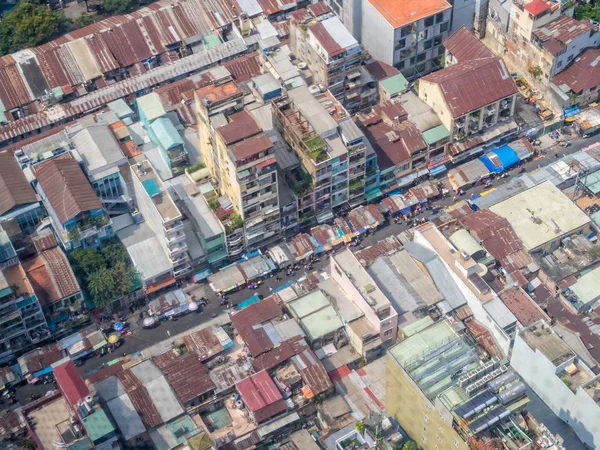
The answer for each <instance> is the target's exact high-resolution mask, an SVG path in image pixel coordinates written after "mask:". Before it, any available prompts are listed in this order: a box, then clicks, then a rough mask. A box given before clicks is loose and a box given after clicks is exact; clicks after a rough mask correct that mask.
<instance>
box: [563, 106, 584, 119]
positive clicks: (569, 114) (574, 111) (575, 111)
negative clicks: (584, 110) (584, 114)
mask: <svg viewBox="0 0 600 450" xmlns="http://www.w3.org/2000/svg"><path fill="white" fill-rule="evenodd" d="M580 112H581V109H579V106H572V107H570V108H568V109H565V110H564V112H563V114H564V115H565V119H568V118H569V117H573V116H575V115H577V114H579V113H580Z"/></svg>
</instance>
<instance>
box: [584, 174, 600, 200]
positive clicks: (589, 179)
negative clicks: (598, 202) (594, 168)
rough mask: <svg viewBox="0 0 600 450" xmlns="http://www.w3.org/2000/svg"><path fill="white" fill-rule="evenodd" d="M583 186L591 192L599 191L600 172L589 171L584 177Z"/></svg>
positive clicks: (596, 192)
mask: <svg viewBox="0 0 600 450" xmlns="http://www.w3.org/2000/svg"><path fill="white" fill-rule="evenodd" d="M584 184H585V187H586V188H588V189H589V190H590V191H592V194H594V195H595V194H598V193H600V172H594V173H590V174H589V175H588V176H586V177H585V180H584Z"/></svg>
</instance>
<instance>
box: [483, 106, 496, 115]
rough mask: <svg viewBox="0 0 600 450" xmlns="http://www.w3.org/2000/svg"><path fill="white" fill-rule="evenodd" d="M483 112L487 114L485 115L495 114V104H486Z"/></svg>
mask: <svg viewBox="0 0 600 450" xmlns="http://www.w3.org/2000/svg"><path fill="white" fill-rule="evenodd" d="M485 112H486V114H487V115H489V116H491V115H493V114H496V106H494V105H488V106H487V107H486V108H485Z"/></svg>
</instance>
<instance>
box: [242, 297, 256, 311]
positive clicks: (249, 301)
mask: <svg viewBox="0 0 600 450" xmlns="http://www.w3.org/2000/svg"><path fill="white" fill-rule="evenodd" d="M259 301H260V297H259V296H258V295H253V296H252V297H250V298H249V299H247V300H244V301H243V302H241V303H239V304H238V307H239V308H240V309H244V308H246V307H247V306H250V305H253V304H254V303H258V302H259Z"/></svg>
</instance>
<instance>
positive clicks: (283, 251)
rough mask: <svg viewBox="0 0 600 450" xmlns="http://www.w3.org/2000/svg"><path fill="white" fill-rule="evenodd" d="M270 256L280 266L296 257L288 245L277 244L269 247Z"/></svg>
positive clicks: (285, 264)
mask: <svg viewBox="0 0 600 450" xmlns="http://www.w3.org/2000/svg"><path fill="white" fill-rule="evenodd" d="M269 256H270V257H271V259H272V260H273V262H274V263H275V264H276V265H277V266H279V267H283V266H287V265H288V264H290V263H291V262H292V261H294V258H293V256H292V255H291V253H290V251H289V250H288V248H287V246H286V245H275V246H273V247H271V248H270V249H269Z"/></svg>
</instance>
